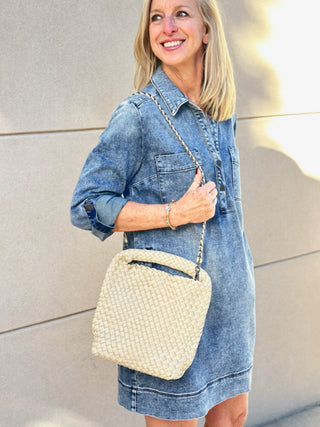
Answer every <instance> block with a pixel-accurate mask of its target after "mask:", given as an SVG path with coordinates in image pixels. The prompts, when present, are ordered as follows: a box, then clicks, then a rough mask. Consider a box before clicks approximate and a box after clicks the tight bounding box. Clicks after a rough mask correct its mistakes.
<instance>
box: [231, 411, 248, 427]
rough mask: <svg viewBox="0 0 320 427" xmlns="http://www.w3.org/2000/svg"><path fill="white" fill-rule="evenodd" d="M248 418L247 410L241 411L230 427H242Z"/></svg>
mask: <svg viewBox="0 0 320 427" xmlns="http://www.w3.org/2000/svg"><path fill="white" fill-rule="evenodd" d="M247 417H248V411H247V409H245V410H243V411H241V412H240V413H238V414H237V415H235V417H234V418H233V419H232V424H231V425H232V427H243V426H244V424H245V422H246V420H247Z"/></svg>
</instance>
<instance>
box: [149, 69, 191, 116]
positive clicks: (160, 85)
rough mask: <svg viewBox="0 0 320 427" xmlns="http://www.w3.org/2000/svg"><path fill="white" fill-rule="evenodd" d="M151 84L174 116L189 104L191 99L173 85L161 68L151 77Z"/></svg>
mask: <svg viewBox="0 0 320 427" xmlns="http://www.w3.org/2000/svg"><path fill="white" fill-rule="evenodd" d="M151 83H152V84H153V86H154V87H155V89H156V90H157V91H158V93H159V95H160V96H161V98H162V99H163V102H164V103H165V104H166V106H167V107H168V109H169V111H170V113H171V115H172V116H175V115H176V114H177V112H178V111H179V109H180V107H181V106H182V105H183V104H186V103H187V102H189V99H188V98H187V97H186V96H185V95H184V94H183V93H182V92H181V90H180V89H178V88H177V86H176V85H175V84H174V83H172V81H171V80H170V79H169V77H168V76H167V75H166V74H165V73H164V71H162V68H161V66H159V67H158V68H157V70H156V72H155V73H154V75H153V76H152V77H151Z"/></svg>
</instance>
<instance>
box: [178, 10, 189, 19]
mask: <svg viewBox="0 0 320 427" xmlns="http://www.w3.org/2000/svg"><path fill="white" fill-rule="evenodd" d="M177 16H179V17H180V18H185V17H186V16H188V13H187V12H186V11H184V10H179V11H178V12H177Z"/></svg>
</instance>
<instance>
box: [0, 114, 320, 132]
mask: <svg viewBox="0 0 320 427" xmlns="http://www.w3.org/2000/svg"><path fill="white" fill-rule="evenodd" d="M315 114H316V115H317V114H320V112H319V111H313V112H312V111H310V112H302V113H288V114H265V115H257V116H238V117H237V119H238V120H239V121H241V120H255V119H266V118H277V117H292V116H307V115H315ZM106 125H107V122H106ZM104 129H105V127H91V128H79V129H54V130H39V131H26V132H8V133H5V132H4V133H0V137H15V136H28V135H45V134H55V133H73V132H74V133H76V132H80V133H81V132H96V131H103V130H104Z"/></svg>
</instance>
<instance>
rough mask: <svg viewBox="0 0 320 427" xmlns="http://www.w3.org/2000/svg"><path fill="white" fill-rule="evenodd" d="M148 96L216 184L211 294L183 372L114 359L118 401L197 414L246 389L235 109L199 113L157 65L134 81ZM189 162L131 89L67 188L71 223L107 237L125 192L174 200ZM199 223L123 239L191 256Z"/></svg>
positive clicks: (248, 356) (248, 261)
mask: <svg viewBox="0 0 320 427" xmlns="http://www.w3.org/2000/svg"><path fill="white" fill-rule="evenodd" d="M143 91H144V92H148V93H150V94H151V95H153V96H155V97H156V98H157V100H158V102H159V103H160V104H161V106H162V107H163V108H164V110H165V111H166V112H167V114H168V116H169V117H170V120H171V121H172V123H173V125H174V126H175V128H176V129H177V131H178V132H179V133H180V135H181V137H182V138H183V139H184V141H185V142H186V143H187V145H188V147H189V148H190V149H191V151H192V152H193V154H194V155H195V157H196V158H197V159H198V161H199V162H200V164H201V165H202V167H203V170H204V173H205V177H206V181H214V182H215V183H216V186H217V189H218V202H217V206H216V214H215V216H214V217H213V218H212V219H210V220H209V221H208V222H207V229H206V234H205V241H204V256H203V264H202V267H203V268H204V269H205V270H206V271H207V272H208V274H209V275H210V277H211V280H212V301H211V304H210V307H209V311H208V314H207V318H206V323H205V326H204V330H203V334H202V337H201V340H200V344H199V347H198V350H197V353H196V356H195V359H194V361H193V363H192V365H191V366H190V367H189V368H188V369H187V371H186V372H185V374H184V375H183V377H182V378H180V379H178V380H170V381H168V380H163V379H160V378H156V377H153V376H150V375H146V374H143V373H140V372H137V371H134V370H131V369H127V368H125V367H122V366H119V368H118V402H119V404H120V405H122V406H124V407H125V408H126V409H128V410H129V411H132V412H138V413H140V414H144V415H150V416H153V417H157V418H163V419H167V420H187V419H193V418H199V417H201V416H204V415H205V414H206V413H207V412H208V411H209V410H210V409H211V408H212V407H213V406H215V405H216V404H218V403H220V402H222V401H223V400H226V399H228V398H230V397H234V396H236V395H238V394H242V393H246V392H248V391H249V390H250V385H251V374H252V365H253V352H254V340H255V285H254V274H253V264H252V257H251V253H250V249H249V247H248V243H247V240H246V236H245V232H244V228H243V218H242V206H241V190H240V170H239V168H240V164H239V153H238V149H237V147H236V145H235V139H234V137H235V127H236V119H235V116H233V117H232V118H230V119H229V120H226V121H223V122H216V121H214V120H211V119H210V118H208V117H207V116H206V115H205V114H204V113H203V111H202V110H201V109H200V108H199V107H198V106H196V105H194V104H193V103H192V102H190V100H189V99H188V98H187V97H186V96H185V95H184V94H183V93H182V92H181V91H180V90H179V89H178V88H177V87H176V86H175V85H174V84H173V83H172V82H171V80H170V79H169V78H168V77H167V76H166V75H165V73H164V72H163V71H162V70H161V68H160V67H159V68H158V69H157V71H156V72H155V74H154V76H153V77H152V81H151V83H150V84H149V85H148V86H147V87H145V88H144V89H143ZM194 176H195V165H194V164H193V162H192V161H191V160H190V158H189V156H188V155H187V153H186V152H185V150H184V148H183V147H182V146H181V144H180V142H179V141H178V139H177V137H176V136H175V135H174V133H173V131H172V129H171V128H170V127H169V126H168V124H167V122H166V121H165V119H164V118H163V116H162V114H161V113H160V111H159V110H158V107H157V106H156V105H155V104H154V102H153V101H152V100H151V99H150V98H148V97H147V96H145V95H141V94H134V95H132V96H131V97H129V98H128V99H126V100H124V101H123V102H122V103H121V104H120V105H119V106H118V107H117V108H116V110H115V111H114V113H113V116H112V118H111V120H110V123H109V125H108V127H107V128H106V129H105V131H104V132H103V133H102V135H101V137H100V142H99V144H98V145H97V146H96V147H95V148H94V149H93V150H92V152H91V153H90V154H89V156H88V158H87V160H86V163H85V165H84V167H83V170H82V172H81V175H80V178H79V181H78V183H77V186H76V188H75V191H74V195H73V199H72V205H71V221H72V223H73V224H74V225H75V226H77V227H80V228H82V229H85V230H91V232H92V233H93V234H94V235H96V236H97V237H99V238H100V239H101V240H104V239H106V238H107V237H108V236H110V235H111V234H112V229H113V228H114V223H115V220H116V217H117V215H118V214H119V212H120V210H121V209H122V207H123V206H124V205H125V203H126V202H127V201H128V200H132V201H135V202H139V203H150V204H153V203H155V204H157V203H163V204H165V203H169V202H170V201H171V200H178V199H179V198H180V197H181V196H182V195H183V194H184V193H185V192H186V191H187V189H188V188H189V186H190V185H191V183H192V181H193V179H194ZM201 229H202V224H187V225H184V226H180V227H178V228H177V229H176V230H171V229H170V228H162V229H155V230H147V231H137V232H128V233H124V248H139V249H146V248H151V249H154V250H160V251H167V252H170V253H173V254H176V255H180V256H183V257H185V258H188V259H190V260H192V261H194V262H195V260H196V257H197V252H198V246H199V240H200V235H201Z"/></svg>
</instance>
